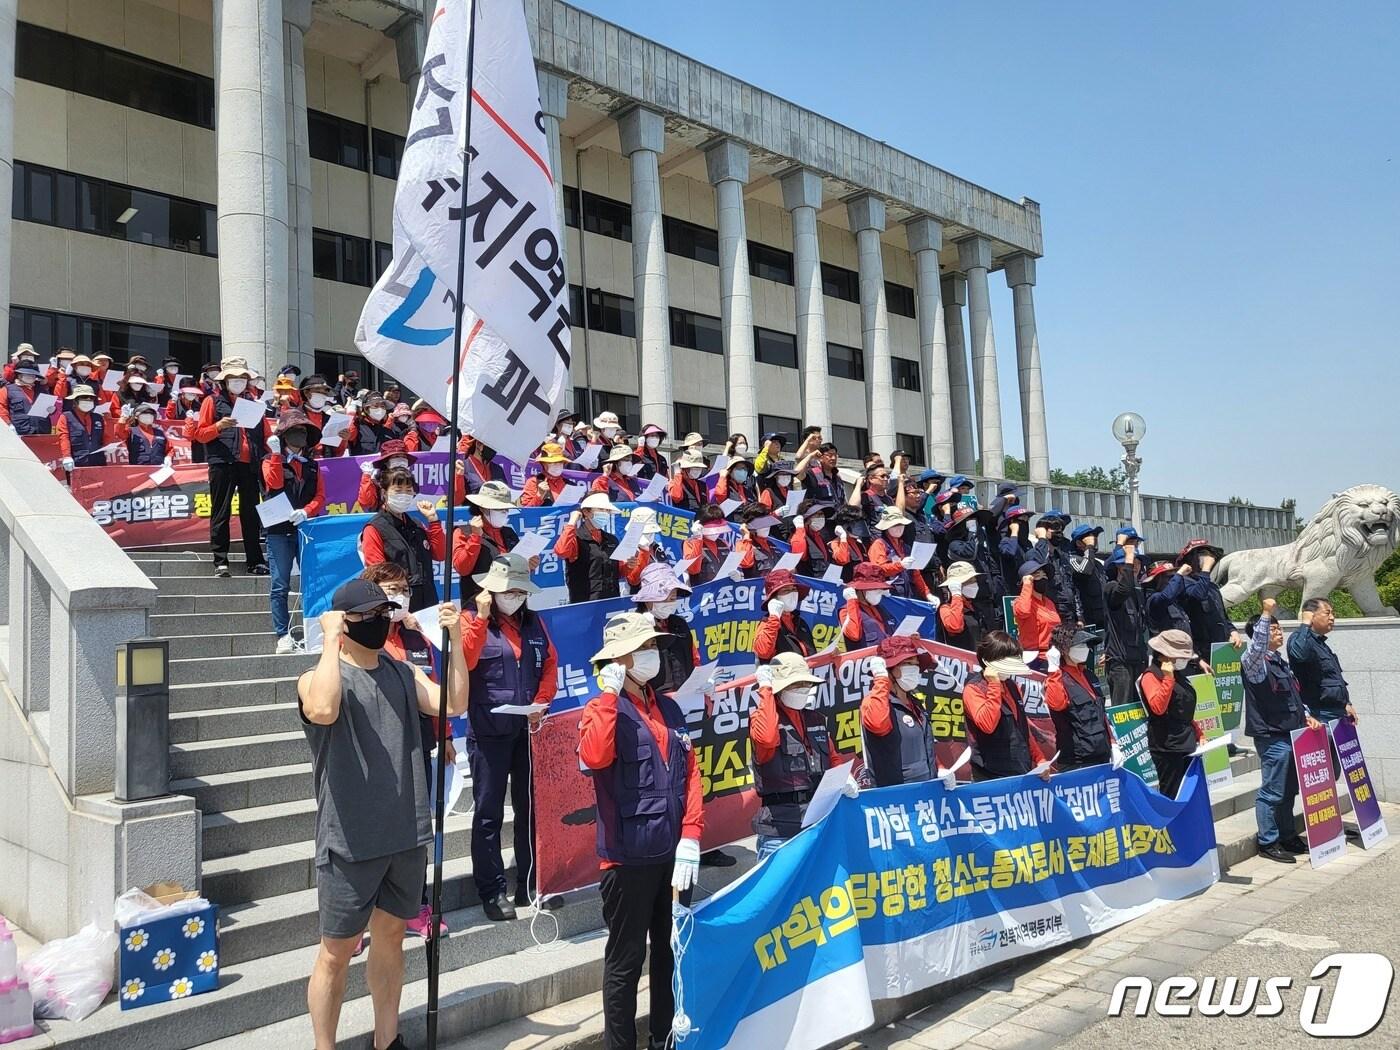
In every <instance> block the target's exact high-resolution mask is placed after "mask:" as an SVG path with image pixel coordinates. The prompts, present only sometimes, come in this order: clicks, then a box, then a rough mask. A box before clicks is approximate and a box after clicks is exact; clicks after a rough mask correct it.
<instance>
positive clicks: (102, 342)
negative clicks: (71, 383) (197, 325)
mask: <svg viewBox="0 0 1400 1050" xmlns="http://www.w3.org/2000/svg"><path fill="white" fill-rule="evenodd" d="M10 335H11V343H12V345H13V344H15V343H22V342H30V343H33V344H34V348H35V349H36V350H37V351H39V356H40V357H48V356H49V355H51V354H53V353H54V352H56V351H57V349H58V348H59V347H60V346H71V347H73V348H74V349H75V350H77V351H78V352H79V353H82V354H87V355H88V356H89V357H90V356H92V355H93V354H100V353H108V354H111V355H112V356H113V357H115V358H116V359H117V362H118V364H120V363H121V362H123V361H125V360H126V358H127V357H129V356H130V355H132V354H145V355H146V357H148V358H151V359H152V360H156V361H157V362H158V360H159V358H161V357H164V356H166V355H170V356H173V357H176V358H178V359H179V361H180V364H181V366H182V367H183V368H184V370H185V371H186V372H189V373H191V374H193V373H194V371H195V370H196V369H198V368H199V366H200V365H202V364H204V363H205V362H206V361H217V360H219V357H220V349H221V343H220V340H219V337H218V336H216V335H206V334H204V333H202V332H186V331H181V330H180V329H176V328H159V327H156V326H154V325H139V324H131V323H129V322H127V321H109V320H106V319H104V318H100V317H82V316H80V315H78V314H67V313H58V312H55V311H52V310H35V309H31V308H30V307H26V306H13V307H11V308H10Z"/></svg>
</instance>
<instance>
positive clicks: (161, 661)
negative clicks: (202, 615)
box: [116, 638, 170, 802]
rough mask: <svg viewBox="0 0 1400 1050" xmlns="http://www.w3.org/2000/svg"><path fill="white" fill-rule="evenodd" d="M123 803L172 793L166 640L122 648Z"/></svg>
mask: <svg viewBox="0 0 1400 1050" xmlns="http://www.w3.org/2000/svg"><path fill="white" fill-rule="evenodd" d="M116 706H117V782H116V798H117V801H118V802H139V801H140V800H142V799H147V798H160V797H162V796H163V795H168V794H170V651H169V643H168V642H167V641H166V640H165V639H163V638H133V639H132V640H131V641H129V642H125V643H123V644H121V645H119V646H117V705H116Z"/></svg>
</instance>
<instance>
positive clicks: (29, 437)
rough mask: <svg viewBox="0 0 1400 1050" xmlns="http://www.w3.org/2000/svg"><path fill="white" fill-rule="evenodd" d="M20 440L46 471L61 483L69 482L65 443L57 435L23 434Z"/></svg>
mask: <svg viewBox="0 0 1400 1050" xmlns="http://www.w3.org/2000/svg"><path fill="white" fill-rule="evenodd" d="M20 440H21V441H23V442H24V444H25V445H26V447H28V449H29V451H30V452H32V453H34V458H35V459H37V460H38V461H39V462H40V463H42V464H43V465H44V469H46V470H47V471H49V473H51V474H52V475H53V476H54V477H56V478H57V479H58V480H59V481H67V480H68V475H67V474H66V473H65V472H64V469H63V443H62V439H61V438H59V436H58V435H57V434H21V435H20Z"/></svg>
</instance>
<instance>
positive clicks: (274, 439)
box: [267, 434, 282, 456]
mask: <svg viewBox="0 0 1400 1050" xmlns="http://www.w3.org/2000/svg"><path fill="white" fill-rule="evenodd" d="M267 450H268V451H269V452H271V453H272V454H273V455H274V456H275V455H276V454H277V453H279V452H281V451H282V439H281V438H280V437H278V436H277V435H276V434H273V435H272V436H271V437H270V438H268V439H267Z"/></svg>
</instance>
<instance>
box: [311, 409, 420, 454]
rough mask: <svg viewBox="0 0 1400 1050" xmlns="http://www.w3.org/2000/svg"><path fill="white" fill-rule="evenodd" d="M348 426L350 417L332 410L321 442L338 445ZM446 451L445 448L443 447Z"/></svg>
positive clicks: (322, 433) (322, 432)
mask: <svg viewBox="0 0 1400 1050" xmlns="http://www.w3.org/2000/svg"><path fill="white" fill-rule="evenodd" d="M349 426H350V417H349V416H348V415H346V414H345V413H344V412H332V413H331V417H330V418H329V419H327V420H326V425H325V427H324V428H323V429H322V430H321V444H323V445H338V444H340V435H342V434H344V433H345V431H346V429H347V428H348V427H349ZM443 451H444V452H446V451H447V450H446V449H443Z"/></svg>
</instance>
